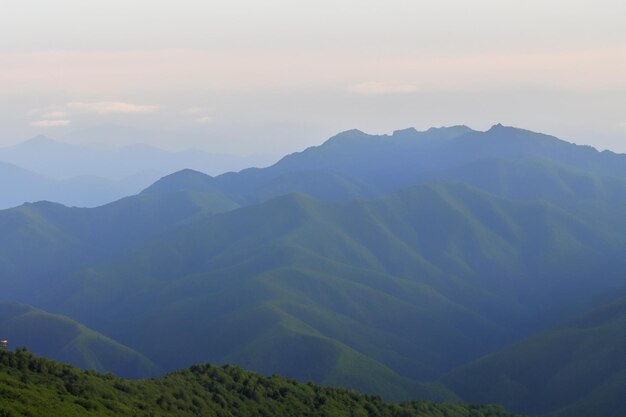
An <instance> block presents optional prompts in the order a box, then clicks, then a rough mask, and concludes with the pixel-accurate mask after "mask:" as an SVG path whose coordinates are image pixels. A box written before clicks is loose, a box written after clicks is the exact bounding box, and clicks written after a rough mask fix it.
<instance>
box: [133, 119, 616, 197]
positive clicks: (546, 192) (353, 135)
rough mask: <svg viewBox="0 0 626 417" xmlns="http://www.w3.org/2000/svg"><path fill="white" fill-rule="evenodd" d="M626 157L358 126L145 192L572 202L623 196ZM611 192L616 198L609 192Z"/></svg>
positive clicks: (504, 130)
mask: <svg viewBox="0 0 626 417" xmlns="http://www.w3.org/2000/svg"><path fill="white" fill-rule="evenodd" d="M625 167H626V155H622V154H615V153H612V152H609V151H604V152H598V151H597V150H595V149H593V148H591V147H589V146H580V145H574V144H571V143H568V142H565V141H562V140H560V139H557V138H555V137H552V136H548V135H543V134H540V133H535V132H530V131H527V130H522V129H517V128H512V127H505V126H501V125H496V126H493V127H492V128H491V129H489V130H488V131H486V132H478V131H474V130H471V129H469V128H467V127H465V126H456V127H449V128H433V129H429V130H427V131H424V132H419V131H417V130H415V129H405V130H401V131H396V132H394V134H393V135H368V134H366V133H363V132H361V131H358V130H350V131H347V132H343V133H340V134H338V135H337V136H335V137H333V138H330V139H329V140H328V141H326V142H325V143H324V144H323V145H320V146H316V147H311V148H308V149H306V150H304V151H302V152H297V153H294V154H291V155H288V156H286V157H284V158H283V159H281V160H280V161H279V162H277V163H276V164H274V165H272V166H270V167H268V168H262V169H258V168H252V169H246V170H243V171H241V172H237V173H226V174H223V175H220V176H217V177H208V176H202V175H201V174H200V173H196V175H195V176H194V178H193V179H191V176H190V175H189V174H188V173H185V174H182V173H181V174H179V173H175V174H172V175H170V176H168V177H165V178H164V179H162V180H160V181H157V182H156V183H155V184H154V185H152V186H151V187H149V188H148V189H147V190H145V192H158V191H159V189H160V188H161V187H163V186H165V184H167V187H168V188H169V189H172V188H173V187H179V188H181V189H193V190H197V191H205V192H212V191H215V190H219V191H220V192H221V193H223V194H225V195H227V196H229V197H230V198H232V199H233V200H234V201H236V202H238V203H240V204H250V203H258V202H261V201H266V200H267V199H269V198H273V197H277V196H280V195H284V194H286V193H289V192H303V193H306V194H309V195H311V196H314V197H317V198H322V199H334V200H337V199H350V198H356V197H363V198H370V197H373V196H379V195H384V194H386V193H389V192H392V191H397V190H399V189H402V188H404V187H407V186H411V185H415V184H418V183H426V182H433V181H460V182H463V183H466V184H468V185H472V186H475V187H478V188H482V189H484V190H486V191H489V192H491V193H493V194H496V195H499V196H503V197H508V198H519V199H548V200H550V201H551V202H557V203H564V202H567V203H572V202H576V201H580V200H585V199H589V198H592V199H593V198H595V197H596V195H595V194H594V193H599V194H598V195H597V197H601V195H600V194H603V193H604V195H606V196H608V197H609V198H612V197H611V196H615V195H617V196H618V198H619V196H620V195H622V194H623V190H624V182H623V180H625V179H626V168H625ZM607 193H608V194H610V195H608V194H607Z"/></svg>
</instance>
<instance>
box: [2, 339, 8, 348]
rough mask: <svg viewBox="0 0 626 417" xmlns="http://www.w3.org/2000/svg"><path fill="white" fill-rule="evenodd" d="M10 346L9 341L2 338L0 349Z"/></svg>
mask: <svg viewBox="0 0 626 417" xmlns="http://www.w3.org/2000/svg"><path fill="white" fill-rule="evenodd" d="M8 348H9V341H8V340H5V339H2V340H0V349H8Z"/></svg>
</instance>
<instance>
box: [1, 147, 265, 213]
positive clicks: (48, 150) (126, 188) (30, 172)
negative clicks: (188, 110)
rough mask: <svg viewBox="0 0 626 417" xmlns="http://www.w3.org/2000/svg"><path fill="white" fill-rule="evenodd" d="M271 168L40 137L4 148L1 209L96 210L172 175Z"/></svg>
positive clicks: (199, 154)
mask: <svg viewBox="0 0 626 417" xmlns="http://www.w3.org/2000/svg"><path fill="white" fill-rule="evenodd" d="M266 162H270V161H269V160H267V159H264V158H262V157H258V156H251V157H240V156H234V155H222V154H210V153H207V152H204V151H199V150H195V149H190V150H186V151H180V152H172V151H165V150H162V149H159V148H156V147H153V146H149V145H142V144H136V145H127V146H108V145H95V144H92V145H75V144H69V143H63V142H59V141H56V140H53V139H50V138H48V137H45V136H37V137H34V138H32V139H29V140H27V141H25V142H22V143H19V144H17V145H13V146H8V147H3V148H0V190H2V193H1V194H2V195H1V196H0V208H8V207H13V206H17V205H20V204H22V203H24V202H35V201H41V200H48V201H54V202H59V203H62V204H65V205H67V206H78V207H95V206H98V205H102V204H105V203H109V202H111V201H114V200H117V199H120V198H122V197H126V196H128V195H133V194H136V193H138V192H139V191H141V190H142V189H144V188H145V187H147V186H148V185H150V184H151V183H153V182H154V181H156V180H157V179H159V178H160V177H162V176H163V175H166V174H169V173H171V172H174V171H177V170H180V169H184V168H192V169H196V170H201V171H203V172H207V173H210V174H221V173H223V172H228V171H236V170H240V169H243V168H246V167H249V166H250V165H251V164H258V163H261V164H263V163H266Z"/></svg>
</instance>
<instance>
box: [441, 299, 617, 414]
mask: <svg viewBox="0 0 626 417" xmlns="http://www.w3.org/2000/svg"><path fill="white" fill-rule="evenodd" d="M625 328H626V299H624V298H622V299H620V300H618V301H615V302H612V303H609V304H606V305H603V306H602V307H599V308H597V309H595V310H593V311H592V312H590V313H588V314H586V315H584V316H583V317H580V318H578V319H576V320H573V321H571V322H570V323H568V324H566V325H564V326H562V327H559V328H556V329H554V330H551V331H547V332H544V333H541V334H538V335H536V336H532V337H530V338H529V339H526V340H524V341H522V342H520V343H517V344H515V345H513V346H511V347H509V348H507V349H504V350H502V351H501V352H497V353H495V354H492V355H489V356H487V357H485V358H482V359H480V360H478V361H476V362H473V363H471V364H468V365H466V366H463V367H461V368H460V369H458V370H455V371H454V372H452V373H451V374H449V375H447V376H446V377H445V378H444V379H443V381H444V383H446V384H447V385H448V386H450V387H451V388H453V389H454V390H455V391H456V392H457V393H459V394H460V395H461V397H462V398H463V399H464V400H466V401H472V402H476V401H478V402H480V401H487V402H497V403H501V404H504V405H505V406H507V407H509V408H511V409H513V410H517V411H519V412H523V413H528V414H542V415H549V416H560V417H566V416H581V417H600V416H602V417H618V416H623V415H624V414H625V413H626V404H625V403H624V392H626V355H625V353H626V332H624V329H625Z"/></svg>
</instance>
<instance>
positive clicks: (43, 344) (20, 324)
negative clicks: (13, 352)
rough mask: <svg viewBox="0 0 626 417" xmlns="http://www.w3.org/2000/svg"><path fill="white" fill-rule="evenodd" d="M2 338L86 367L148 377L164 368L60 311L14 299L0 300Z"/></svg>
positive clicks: (59, 359) (12, 344) (14, 345)
mask: <svg viewBox="0 0 626 417" xmlns="http://www.w3.org/2000/svg"><path fill="white" fill-rule="evenodd" d="M0 338H2V339H7V340H8V341H9V343H10V344H11V346H12V347H18V348H20V347H24V346H27V347H28V349H29V350H30V351H32V352H34V353H36V354H39V355H43V356H45V357H47V358H51V359H56V360H58V361H62V362H69V363H73V364H74V365H76V366H79V367H81V368H84V369H94V370H97V371H102V372H104V371H109V372H116V373H119V374H121V375H125V376H127V377H132V378H142V377H143V378H146V377H151V376H156V375H158V374H159V373H161V372H162V371H161V369H159V367H158V366H157V365H155V364H154V363H153V362H152V361H150V360H149V359H147V358H146V357H145V356H143V355H141V354H140V353H138V352H136V351H134V350H132V349H130V348H128V347H126V346H123V345H121V344H120V343H117V342H116V341H114V340H112V339H110V338H108V337H106V336H103V335H102V334H100V333H97V332H94V331H93V330H90V329H88V328H86V327H85V326H83V325H81V324H79V323H77V322H75V321H74V320H71V319H69V318H68V317H65V316H61V315H58V314H50V313H47V312H45V311H42V310H38V309H36V308H33V307H30V306H27V305H23V304H18V303H14V302H6V301H2V302H0Z"/></svg>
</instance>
